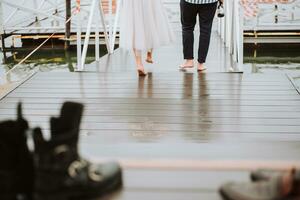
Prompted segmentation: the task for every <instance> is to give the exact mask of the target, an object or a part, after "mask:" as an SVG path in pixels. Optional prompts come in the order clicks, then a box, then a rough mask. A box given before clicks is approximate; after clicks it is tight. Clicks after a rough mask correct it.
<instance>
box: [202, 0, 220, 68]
mask: <svg viewBox="0 0 300 200" xmlns="http://www.w3.org/2000/svg"><path fill="white" fill-rule="evenodd" d="M216 10H217V3H211V4H203V5H201V6H200V8H199V22H200V40H199V49H198V62H199V63H205V61H206V57H207V53H208V49H209V44H210V38H211V29H212V24H213V20H214V16H215V14H216Z"/></svg>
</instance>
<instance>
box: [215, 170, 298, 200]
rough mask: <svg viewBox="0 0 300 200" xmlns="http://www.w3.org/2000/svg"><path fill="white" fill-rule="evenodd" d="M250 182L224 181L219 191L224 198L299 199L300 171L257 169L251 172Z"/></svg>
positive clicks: (231, 199)
mask: <svg viewBox="0 0 300 200" xmlns="http://www.w3.org/2000/svg"><path fill="white" fill-rule="evenodd" d="M251 180H252V182H249V183H235V182H231V183H226V184H224V185H223V186H221V188H220V193H221V195H222V196H223V197H224V199H226V200H299V199H300V171H299V170H291V171H288V172H279V171H271V170H257V171H254V172H252V173H251Z"/></svg>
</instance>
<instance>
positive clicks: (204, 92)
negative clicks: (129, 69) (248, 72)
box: [15, 87, 298, 96]
mask: <svg viewBox="0 0 300 200" xmlns="http://www.w3.org/2000/svg"><path fill="white" fill-rule="evenodd" d="M137 90H138V92H140V93H143V92H148V93H151V94H153V95H154V94H157V95H162V96H164V95H168V94H170V95H174V94H178V95H181V94H182V93H185V92H190V93H191V94H192V93H195V94H197V93H200V94H201V95H226V94H230V95H261V96H273V95H274V96H279V95H285V96H293V95H297V96H298V92H297V91H295V90H282V91H280V90H279V91H269V90H262V91H257V90H252V91H247V90H240V89H227V90H225V89H223V90H214V89H203V88H199V89H197V88H193V87H192V88H181V89H180V88H178V89H177V88H176V89H171V88H166V89H152V88H147V87H146V88H138V87H137V88H132V89H129V88H122V89H109V88H103V89H80V88H77V89H70V88H68V89H64V88H56V89H54V88H53V89H51V88H47V90H45V89H34V88H25V89H24V88H18V89H17V90H16V91H15V93H22V94H26V93H29V94H31V93H39V94H42V95H43V94H65V95H73V94H80V93H86V94H99V95H109V94H114V93H117V94H128V93H131V94H132V93H134V92H136V91H137Z"/></svg>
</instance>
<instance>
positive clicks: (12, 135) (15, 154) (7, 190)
mask: <svg viewBox="0 0 300 200" xmlns="http://www.w3.org/2000/svg"><path fill="white" fill-rule="evenodd" d="M17 112H18V118H17V120H15V121H12V120H11V121H4V122H1V123H0V158H1V164H0V199H1V200H8V199H9V200H10V199H18V198H22V199H28V200H31V199H32V191H33V180H34V177H33V176H34V170H33V169H34V168H33V158H32V154H31V153H30V151H29V149H28V147H27V137H26V131H27V129H28V123H27V121H26V120H25V119H24V118H23V116H22V107H21V104H19V105H18V110H17Z"/></svg>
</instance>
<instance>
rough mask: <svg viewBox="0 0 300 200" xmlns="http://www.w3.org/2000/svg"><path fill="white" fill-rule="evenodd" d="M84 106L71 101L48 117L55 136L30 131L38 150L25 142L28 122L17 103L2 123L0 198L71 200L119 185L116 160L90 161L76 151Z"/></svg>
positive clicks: (101, 192)
mask: <svg viewBox="0 0 300 200" xmlns="http://www.w3.org/2000/svg"><path fill="white" fill-rule="evenodd" d="M82 113H83V105H81V104H78V103H71V102H67V103H65V104H64V105H63V107H62V109H61V113H60V116H59V117H57V118H56V117H52V118H51V120H50V126H51V139H50V140H47V141H46V140H45V139H44V137H43V134H42V131H41V129H40V128H35V129H34V130H31V132H32V134H33V141H34V152H30V150H29V147H28V145H27V132H29V131H30V129H29V126H28V122H27V121H26V120H25V119H24V118H23V116H22V108H21V105H20V104H19V106H18V118H17V120H15V121H5V122H1V123H0V157H1V165H0V199H1V200H16V199H22V200H69V199H80V200H86V199H90V198H98V197H101V196H102V195H105V194H108V193H110V192H112V191H113V190H116V189H119V188H120V187H121V185H122V171H121V168H120V166H119V165H118V164H117V163H106V164H92V163H90V162H88V161H86V160H84V159H82V158H80V156H79V154H78V139H79V130H80V128H79V126H80V121H81V117H82Z"/></svg>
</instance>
